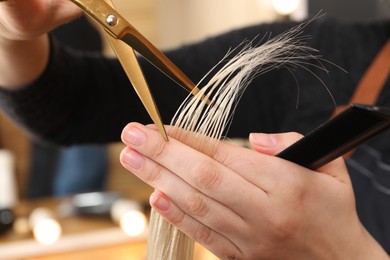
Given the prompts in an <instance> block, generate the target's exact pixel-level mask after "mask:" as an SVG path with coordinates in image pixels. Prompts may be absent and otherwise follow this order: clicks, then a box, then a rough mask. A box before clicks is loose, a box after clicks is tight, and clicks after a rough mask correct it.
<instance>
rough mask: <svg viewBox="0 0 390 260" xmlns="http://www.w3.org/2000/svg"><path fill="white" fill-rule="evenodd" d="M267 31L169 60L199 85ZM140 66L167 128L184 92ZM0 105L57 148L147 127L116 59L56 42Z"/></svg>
mask: <svg viewBox="0 0 390 260" xmlns="http://www.w3.org/2000/svg"><path fill="white" fill-rule="evenodd" d="M285 27H288V26H285ZM265 31H268V27H267V26H263V27H262V26H257V27H251V28H246V29H242V30H236V31H233V32H230V33H227V34H224V35H221V36H219V37H214V38H210V39H207V40H205V41H203V42H199V43H197V44H192V45H187V46H183V47H181V48H179V49H176V50H172V51H167V56H168V57H170V58H171V59H172V60H173V62H174V63H176V64H177V65H178V67H179V68H181V69H182V70H183V71H184V72H185V73H186V74H187V75H188V76H189V77H190V78H191V79H192V80H193V81H194V82H197V81H199V80H200V79H201V78H202V77H203V76H204V75H205V74H206V73H207V72H208V70H209V69H211V68H212V67H213V66H214V65H215V64H216V63H217V62H218V61H219V60H220V59H221V58H222V57H224V55H225V54H226V52H227V51H228V50H229V49H230V48H232V47H233V48H234V47H236V46H237V45H239V44H240V43H241V42H242V41H244V40H245V39H249V40H251V39H253V38H255V37H256V36H258V35H262V34H263V33H264V32H265ZM141 64H142V67H143V69H144V72H145V76H146V78H147V80H148V83H149V85H150V86H151V89H152V92H153V95H154V96H155V98H156V102H157V104H158V107H159V109H160V112H161V115H162V118H163V121H164V123H169V122H170V120H171V118H172V116H173V113H174V112H175V111H176V109H177V108H178V106H179V104H180V103H181V102H182V101H183V99H184V98H185V96H186V95H187V92H186V91H185V90H184V89H182V88H180V87H178V86H177V85H176V84H175V83H174V82H172V81H171V80H170V79H168V78H167V77H166V76H165V75H163V74H162V73H161V72H159V71H158V70H157V69H155V68H154V67H153V66H152V65H151V64H149V63H148V62H146V61H144V60H142V62H141ZM0 104H1V107H2V109H3V110H4V111H5V112H6V113H7V114H8V115H9V116H10V117H11V118H12V119H13V120H14V121H16V122H17V123H18V124H19V125H20V126H21V127H22V128H24V129H25V130H26V131H28V132H29V133H30V134H31V135H32V136H33V137H34V138H38V139H42V140H45V141H47V142H51V143H57V144H61V145H70V144H77V143H106V142H115V141H119V140H120V139H119V138H120V133H121V130H122V128H123V127H124V126H125V125H126V124H127V123H129V122H130V121H139V122H141V123H150V122H151V120H150V119H149V117H148V115H147V113H146V112H145V110H144V108H143V106H142V104H141V103H140V101H139V100H138V97H137V96H136V94H135V92H134V90H133V88H132V87H131V85H130V83H129V80H128V79H127V77H126V76H125V74H124V73H123V70H122V68H121V66H120V64H119V62H118V61H117V60H116V59H108V58H104V57H102V56H101V55H100V54H98V53H94V52H85V51H77V50H74V49H71V48H68V47H66V46H64V45H61V43H59V42H58V41H56V40H55V39H52V42H51V57H50V61H49V64H48V66H47V68H46V70H45V72H44V74H43V75H41V77H40V78H38V79H37V80H36V81H35V82H34V83H32V84H31V85H29V86H26V87H25V88H23V89H20V90H14V91H10V90H5V89H0Z"/></svg>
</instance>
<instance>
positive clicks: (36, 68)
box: [0, 0, 82, 88]
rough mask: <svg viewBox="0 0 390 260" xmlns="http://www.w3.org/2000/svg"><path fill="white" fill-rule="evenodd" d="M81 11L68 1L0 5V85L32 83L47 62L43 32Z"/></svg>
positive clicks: (21, 0)
mask: <svg viewBox="0 0 390 260" xmlns="http://www.w3.org/2000/svg"><path fill="white" fill-rule="evenodd" d="M81 12H82V11H81V9H80V8H79V7H78V6H76V5H75V4H73V3H72V2H71V1H69V0H7V1H5V2H0V57H1V59H0V71H1V72H2V73H0V86H2V87H4V88H19V87H23V86H25V85H27V84H29V83H31V82H32V81H34V80H36V79H37V78H38V77H39V76H40V75H41V74H42V73H43V71H44V70H45V68H46V65H47V63H48V60H49V53H50V50H49V40H48V37H47V34H46V33H47V32H49V31H50V30H52V29H54V28H55V27H57V26H59V25H60V24H63V23H65V22H67V21H69V20H71V19H73V18H75V17H77V16H79V15H80V14H81Z"/></svg>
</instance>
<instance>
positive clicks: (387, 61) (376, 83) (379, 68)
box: [333, 40, 390, 159]
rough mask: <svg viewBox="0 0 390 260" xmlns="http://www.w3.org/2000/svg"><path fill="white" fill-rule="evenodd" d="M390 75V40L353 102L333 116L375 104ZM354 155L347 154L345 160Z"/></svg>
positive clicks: (368, 71)
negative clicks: (358, 105)
mask: <svg viewBox="0 0 390 260" xmlns="http://www.w3.org/2000/svg"><path fill="white" fill-rule="evenodd" d="M389 74H390V40H388V41H387V42H386V44H385V45H384V47H383V48H382V49H381V50H380V51H379V53H378V54H377V56H376V57H375V59H374V61H373V62H372V63H371V65H370V67H369V68H368V70H367V71H366V72H365V73H364V74H363V77H362V78H361V80H360V82H359V84H358V86H357V87H356V90H355V92H354V93H353V95H352V97H351V100H350V101H349V103H348V104H347V105H343V106H338V107H337V108H336V109H335V111H334V113H333V116H335V115H337V114H339V113H340V112H342V111H343V110H344V109H346V108H347V107H348V106H350V105H351V104H353V103H360V104H375V103H376V100H377V99H378V96H379V95H380V93H381V91H382V89H383V87H384V86H385V83H386V81H387V79H388V77H389ZM353 153H354V150H353V151H350V152H349V153H347V154H345V155H344V156H343V157H344V159H346V158H348V157H350V156H351V155H352V154H353Z"/></svg>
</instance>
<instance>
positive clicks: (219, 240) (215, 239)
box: [150, 191, 241, 259]
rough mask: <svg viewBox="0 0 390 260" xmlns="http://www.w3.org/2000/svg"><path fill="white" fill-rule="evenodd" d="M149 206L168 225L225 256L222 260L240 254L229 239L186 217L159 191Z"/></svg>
mask: <svg viewBox="0 0 390 260" xmlns="http://www.w3.org/2000/svg"><path fill="white" fill-rule="evenodd" d="M150 204H151V206H152V207H153V208H154V209H155V210H156V211H157V212H158V213H159V214H160V215H161V216H162V217H163V218H164V219H166V220H167V221H168V222H169V223H171V224H173V225H174V226H176V227H177V228H178V229H180V230H181V231H182V232H183V233H185V234H186V235H187V236H189V237H191V238H192V239H194V240H195V241H197V242H198V243H200V244H201V245H203V246H204V247H206V248H207V249H208V250H210V251H211V252H213V253H214V254H215V255H218V256H225V257H222V258H223V259H229V258H227V257H228V256H238V255H240V254H241V253H240V250H239V249H238V248H237V246H236V245H235V244H234V243H232V242H231V241H230V240H229V239H227V238H226V237H225V236H223V235H221V234H220V233H218V232H215V231H214V230H213V229H210V228H209V227H207V226H205V225H204V224H203V223H201V222H199V221H197V220H196V219H194V218H192V217H191V216H189V215H187V214H186V213H185V212H183V211H182V210H181V209H180V208H178V207H177V206H176V205H175V204H174V203H173V202H172V201H171V200H170V199H169V198H168V197H167V196H165V195H164V194H163V193H161V192H160V191H155V192H154V193H153V194H152V195H151V196H150ZM231 259H233V258H231Z"/></svg>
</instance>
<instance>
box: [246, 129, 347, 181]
mask: <svg viewBox="0 0 390 260" xmlns="http://www.w3.org/2000/svg"><path fill="white" fill-rule="evenodd" d="M302 137H303V135H301V134H299V133H295V132H290V133H282V134H264V133H251V134H250V135H249V141H250V143H251V144H252V146H253V148H254V149H255V150H256V151H258V152H261V153H265V154H269V155H275V154H278V153H279V152H281V151H283V150H284V149H286V148H287V147H288V146H290V145H291V144H293V143H295V142H297V141H298V140H299V139H301V138H302ZM316 171H317V172H319V173H326V174H327V175H329V176H332V177H334V178H337V179H338V180H340V181H342V182H344V183H348V184H349V183H350V177H349V175H348V174H347V173H348V171H347V170H346V166H345V162H344V160H343V159H342V158H338V159H336V160H334V161H333V162H331V163H328V164H327V165H325V166H323V167H321V168H319V169H316Z"/></svg>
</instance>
